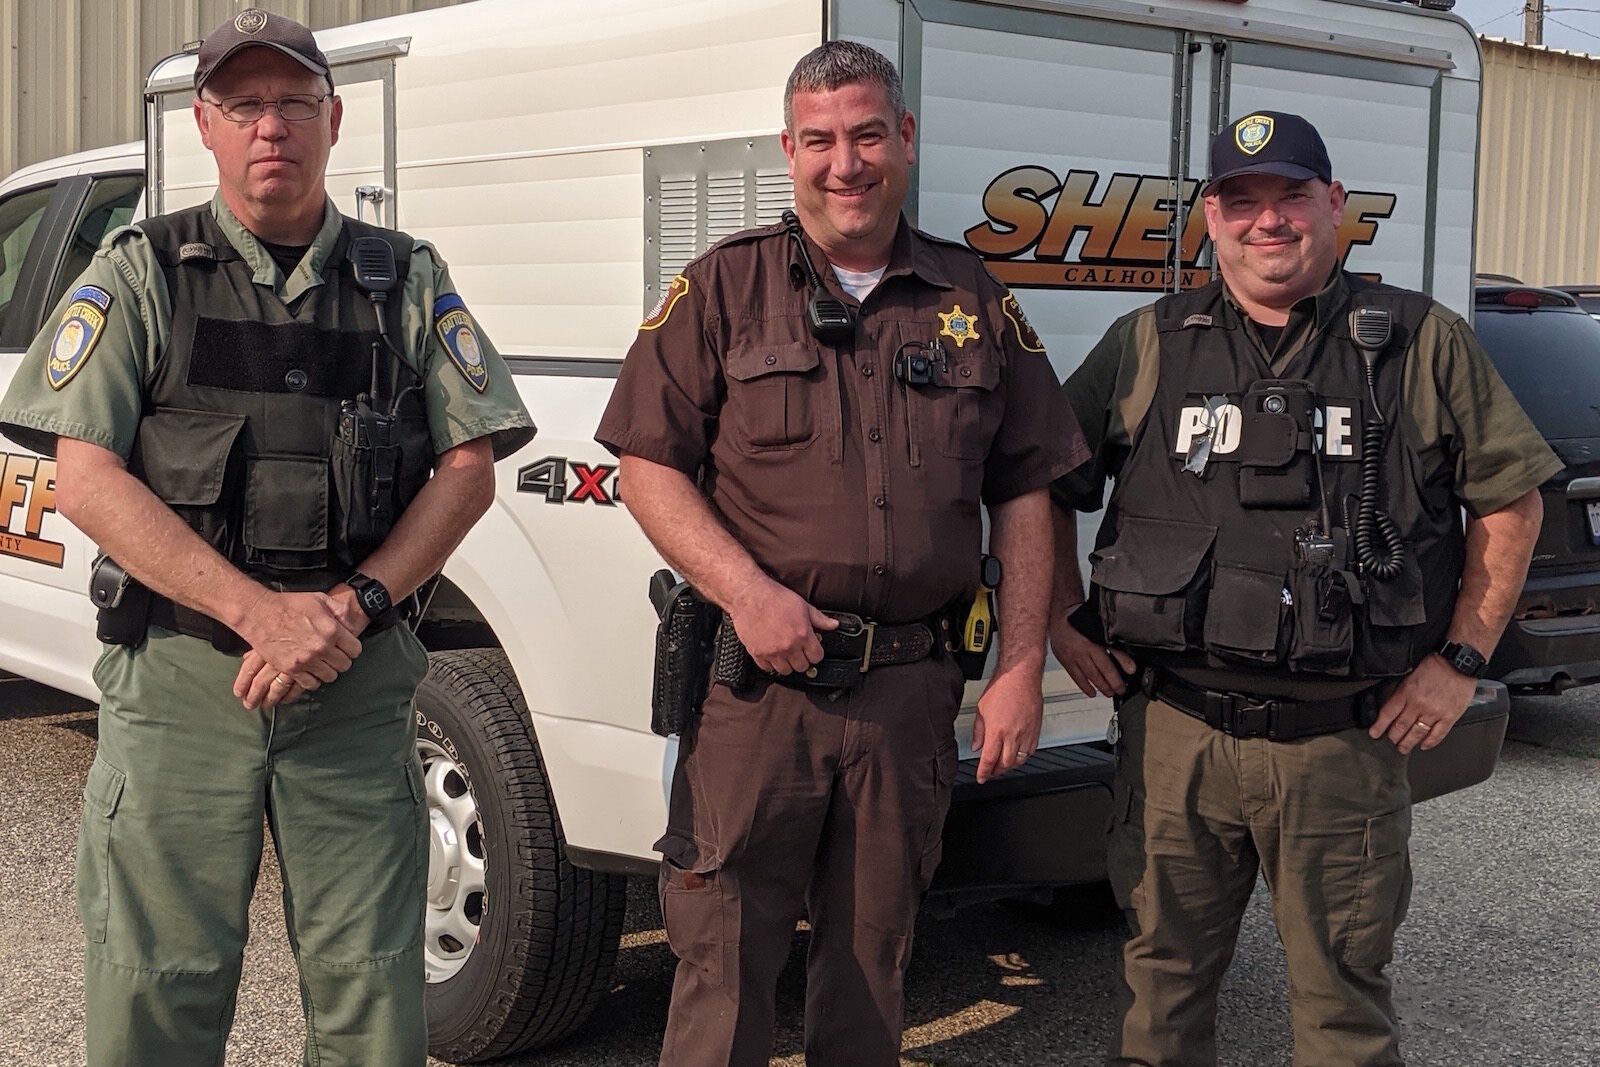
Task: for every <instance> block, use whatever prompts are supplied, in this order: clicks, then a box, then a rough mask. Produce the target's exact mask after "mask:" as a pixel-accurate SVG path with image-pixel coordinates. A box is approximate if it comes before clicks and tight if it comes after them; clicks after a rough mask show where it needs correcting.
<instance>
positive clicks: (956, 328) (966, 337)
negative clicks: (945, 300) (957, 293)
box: [934, 304, 978, 348]
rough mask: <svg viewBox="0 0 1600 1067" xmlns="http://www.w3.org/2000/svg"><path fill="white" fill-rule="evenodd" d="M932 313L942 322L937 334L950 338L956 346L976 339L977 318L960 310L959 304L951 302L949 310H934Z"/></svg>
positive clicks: (958, 346)
mask: <svg viewBox="0 0 1600 1067" xmlns="http://www.w3.org/2000/svg"><path fill="white" fill-rule="evenodd" d="M934 314H936V315H938V316H939V321H940V322H942V323H944V325H943V326H942V327H940V329H939V336H940V337H948V338H950V340H952V341H954V342H955V343H956V347H957V348H960V347H961V346H962V345H964V344H966V343H967V342H968V341H976V340H977V339H978V320H977V319H976V318H974V317H973V316H971V315H968V314H967V313H966V312H965V311H962V310H961V305H960V304H952V305H951V307H950V310H949V312H943V311H936V312H934Z"/></svg>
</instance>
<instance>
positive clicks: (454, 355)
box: [433, 293, 489, 393]
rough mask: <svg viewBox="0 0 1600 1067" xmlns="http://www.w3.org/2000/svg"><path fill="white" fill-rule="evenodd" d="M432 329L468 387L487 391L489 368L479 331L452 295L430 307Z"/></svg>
mask: <svg viewBox="0 0 1600 1067" xmlns="http://www.w3.org/2000/svg"><path fill="white" fill-rule="evenodd" d="M433 328H434V330H435V331H436V332H437V333H438V334H439V340H440V341H442V342H443V343H444V350H445V353H446V354H447V355H448V356H449V357H450V362H451V363H454V364H455V365H456V370H458V371H460V372H461V376H462V377H463V378H465V379H466V380H467V384H468V385H470V386H472V388H474V389H476V390H477V391H478V392H480V393H481V392H483V391H484V390H485V389H487V388H488V387H489V367H488V365H487V364H485V363H484V361H483V348H482V347H481V346H480V345H479V344H478V327H477V324H476V323H474V322H473V321H472V315H471V313H470V312H468V311H467V305H466V304H465V303H464V302H463V301H462V299H461V298H460V297H459V296H457V295H456V294H455V293H446V294H445V295H444V296H441V297H440V298H439V299H438V300H436V301H434V303H433Z"/></svg>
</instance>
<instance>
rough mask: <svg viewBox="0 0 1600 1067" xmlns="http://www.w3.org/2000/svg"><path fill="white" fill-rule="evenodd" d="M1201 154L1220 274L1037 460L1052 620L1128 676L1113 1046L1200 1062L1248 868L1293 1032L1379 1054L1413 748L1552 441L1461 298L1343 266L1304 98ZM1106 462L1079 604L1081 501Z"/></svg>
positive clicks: (1315, 1055)
mask: <svg viewBox="0 0 1600 1067" xmlns="http://www.w3.org/2000/svg"><path fill="white" fill-rule="evenodd" d="M1211 174H1212V177H1211V179H1210V181H1209V182H1208V183H1207V184H1206V186H1205V188H1204V190H1203V196H1204V204H1205V214H1206V223H1207V228H1208V230H1209V233H1210V236H1211V240H1212V242H1213V244H1214V247H1215V250H1216V260H1217V265H1218V267H1219V269H1220V272H1221V275H1222V277H1221V279H1220V280H1217V281H1214V282H1213V283H1212V284H1210V285H1207V286H1205V287H1203V288H1200V289H1196V290H1192V291H1189V292H1184V293H1180V294H1177V295H1173V296H1168V297H1164V298H1162V299H1161V300H1158V301H1156V303H1155V304H1154V305H1152V306H1150V307H1145V308H1141V309H1140V310H1138V311H1135V312H1133V313H1131V314H1129V315H1126V316H1124V317H1123V318H1121V319H1119V320H1118V321H1117V322H1116V323H1115V324H1114V325H1113V326H1112V327H1111V329H1110V331H1108V332H1107V334H1106V335H1105V337H1104V338H1103V339H1102V340H1101V341H1100V343H1099V344H1098V345H1096V346H1095V348H1094V349H1093V351H1091V352H1090V354H1089V356H1088V358H1087V359H1086V360H1085V362H1084V364H1083V366H1082V367H1081V368H1080V369H1079V370H1078V371H1077V372H1076V373H1075V374H1073V375H1072V377H1071V378H1070V379H1069V380H1068V381H1067V383H1066V385H1065V386H1064V390H1065V392H1066V395H1067V397H1068V398H1069V400H1070V401H1071V403H1072V406H1073V409H1074V410H1075V411H1076V413H1077V416H1078V421H1079V422H1080V423H1081V424H1082V426H1083V428H1084V432H1085V435H1086V436H1087V437H1088V438H1089V441H1090V445H1091V447H1092V448H1093V449H1094V450H1095V458H1094V461H1093V462H1092V463H1091V464H1086V465H1085V466H1083V467H1080V468H1078V469H1077V471H1075V472H1074V473H1073V474H1070V475H1068V476H1066V477H1065V478H1063V479H1061V480H1060V481H1058V482H1057V483H1056V486H1055V487H1054V490H1053V497H1054V499H1055V501H1056V503H1057V505H1058V509H1057V516H1056V520H1057V521H1056V530H1057V537H1056V541H1057V548H1056V551H1057V556H1056V564H1057V565H1056V574H1057V579H1056V589H1055V591H1054V595H1053V597H1052V608H1051V619H1052V625H1051V645H1052V648H1053V649H1054V651H1055V653H1056V655H1057V657H1058V658H1059V659H1060V660H1061V662H1062V663H1063V665H1065V666H1066V668H1067V670H1068V672H1069V673H1070V674H1071V675H1072V677H1073V679H1074V680H1075V681H1076V682H1077V683H1078V685H1079V687H1080V688H1082V689H1083V691H1084V692H1085V693H1086V694H1089V695H1093V694H1095V693H1104V694H1109V695H1114V696H1115V697H1116V710H1115V712H1114V714H1113V718H1112V726H1111V733H1112V739H1113V741H1115V743H1116V744H1117V749H1118V751H1117V762H1116V768H1117V770H1116V782H1115V791H1114V816H1113V824H1112V830H1111V837H1110V840H1109V849H1108V860H1109V867H1110V875H1111V880H1112V884H1113V887H1114V889H1115V890H1116V893H1117V897H1118V900H1119V902H1120V903H1121V904H1122V906H1123V908H1124V909H1126V911H1127V913H1128V916H1129V920H1130V926H1131V934H1130V937H1129V940H1128V943H1127V946H1126V948H1125V951H1124V957H1123V965H1124V966H1123V978H1124V981H1123V983H1122V985H1121V989H1120V1006H1121V1009H1122V1014H1121V1019H1120V1024H1119V1027H1118V1030H1117V1033H1116V1035H1115V1037H1114V1038H1113V1041H1112V1046H1111V1052H1110V1058H1109V1062H1110V1063H1113V1064H1142V1065H1157V1064H1159V1065H1179V1064H1182V1065H1189V1064H1194V1065H1199V1064H1213V1063H1215V1062H1216V1055H1217V1054H1216V1039H1215V1024H1216V1005H1217V991H1218V989H1219V988H1220V986H1221V982H1222V975H1223V972H1224V970H1226V968H1227V965H1228V961H1229V960H1230V959H1231V958H1232V955H1233V946H1234V939H1235V937H1236V935H1237V933H1238V929H1239V923H1240V920H1241V918H1242V916H1243V914H1244V909H1245V906H1246V904H1247V903H1248V901H1249V899H1250V895H1251V892H1252V890H1253V889H1254V887H1255V881H1256V877H1257V874H1258V872H1259V873H1261V874H1263V875H1264V876H1265V878H1266V881H1267V885H1268V887H1269V889H1270V890H1271V893H1272V899H1273V911H1274V916H1275V918H1276V920H1277V925H1278V933H1279V936H1280V937H1281V939H1282V941H1283V944H1284V948H1285V950H1286V952H1287V955H1288V962H1289V983H1290V987H1291V988H1292V989H1293V991H1294V996H1293V1012H1294V1033H1295V1062H1296V1063H1302V1062H1303V1063H1338V1064H1351V1065H1363V1067H1376V1065H1388V1064H1398V1063H1400V1062H1401V1059H1400V1053H1399V1044H1398V1039H1397V1034H1396V1027H1395V1018H1394V1010H1393V1006H1392V1003H1391V995H1390V984H1389V979H1388V977H1387V976H1386V974H1385V973H1384V968H1385V966H1386V965H1387V964H1388V962H1389V960H1390V958H1391V956H1392V952H1393V943H1394V935H1395V930H1396V928H1397V927H1398V925H1399V923H1400V921H1401V920H1402V918H1403V917H1404V915H1405V911H1406V906H1407V903H1408V901H1409V898H1410V891H1411V868H1410V861H1409V856H1408V852H1407V842H1408V839H1409V835H1410V826H1411V822H1410V819H1411V811H1410V803H1411V798H1410V790H1409V787H1408V785H1407V777H1406V755H1407V753H1409V752H1410V751H1411V750H1412V749H1413V748H1415V747H1416V746H1417V745H1419V744H1420V745H1422V746H1423V747H1428V748H1431V747H1433V746H1435V745H1437V744H1438V743H1439V742H1440V741H1441V740H1443V739H1444V737H1445V736H1446V735H1447V734H1448V733H1449V732H1450V729H1451V727H1452V726H1453V725H1454V724H1455V722H1456V721H1457V719H1459V718H1460V716H1461V714H1462V713H1463V711H1464V710H1465V709H1466V706H1467V704H1468V703H1469V701H1470V700H1471V698H1472V695H1473V692H1474V689H1475V686H1476V681H1477V678H1478V677H1480V676H1481V675H1482V672H1483V667H1484V661H1485V658H1486V657H1487V656H1488V654H1489V653H1490V651H1491V650H1492V649H1493V648H1494V645H1495V642H1496V641H1497V640H1498V639H1499V637H1500V633H1501V630H1502V629H1503V628H1504V626H1505V624H1506V621H1507V619H1508V618H1509V617H1510V613H1511V609H1512V607H1513V605H1514V604H1515V602H1516V598H1517V595H1518V592H1519V591H1520V589H1521V586H1522V579H1523V575H1524V573H1525V571H1526V569H1527V564H1528V559H1529V555H1530V554H1531V552H1532V548H1533V543H1534V538H1535V536H1536V535H1537V533H1538V530H1539V523H1540V517H1541V514H1542V509H1541V506H1540V502H1539V495H1538V490H1537V487H1538V485H1539V484H1540V483H1541V482H1542V481H1544V480H1545V479H1546V478H1548V477H1549V476H1550V475H1552V474H1553V473H1555V472H1556V471H1557V470H1559V469H1560V466H1561V464H1560V461H1559V460H1557V459H1556V457H1555V456H1554V455H1553V454H1552V453H1551V451H1550V450H1549V448H1547V447H1546V446H1545V444H1544V442H1543V440H1542V439H1541V438H1540V436H1539V434H1538V432H1537V431H1536V430H1535V429H1534V428H1533V426H1532V424H1531V423H1529V421H1528V419H1527V417H1526V416H1525V415H1524V414H1523V413H1522V410H1521V409H1520V408H1519V407H1518V406H1517V404H1516V401H1515V400H1513V399H1512V397H1511V396H1510V394H1509V393H1508V392H1507V390H1506V388H1505V386H1504V384H1503V383H1502V382H1501V381H1500V379H1499V377H1498V376H1497V375H1496V374H1495V372H1494V369H1493V368H1492V366H1491V365H1490V363H1489V360H1488V358H1487V357H1486V356H1485V354H1484V353H1483V350H1482V349H1481V348H1480V347H1479V345H1478V343H1477V340H1476V339H1475V338H1474V337H1473V335H1472V332H1471V330H1470V329H1469V328H1468V327H1467V325H1466V323H1465V322H1464V321H1463V320H1462V319H1461V318H1460V317H1459V316H1457V315H1456V314H1454V313H1453V312H1451V311H1449V310H1447V309H1446V308H1444V307H1442V306H1441V305H1439V304H1437V303H1434V302H1433V301H1432V300H1431V299H1429V298H1428V297H1427V296H1426V295H1424V294H1421V293H1415V292H1409V291H1406V290H1402V289H1396V288H1394V287H1392V286H1386V285H1380V284H1376V283H1373V282H1369V281H1365V280H1363V279H1361V278H1358V277H1355V276H1353V275H1351V274H1348V273H1346V272H1344V271H1343V270H1341V269H1340V267H1339V256H1338V238H1337V230H1338V227H1339V224H1340V221H1341V219H1342V217H1343V213H1344V201H1345V193H1344V189H1343V187H1342V186H1341V185H1340V184H1339V183H1338V182H1336V181H1334V180H1333V175H1332V168H1331V165H1330V162H1329V159H1328V154H1327V150H1326V148H1325V147H1324V145H1323V142H1322V138H1321V137H1320V136H1319V135H1318V133H1317V131H1316V130H1315V129H1314V128H1313V127H1312V126H1311V124H1310V123H1308V122H1307V121H1306V120H1305V119H1303V118H1301V117H1299V116H1297V115H1288V114H1282V113H1278V112H1270V111H1260V112H1255V113H1253V114H1249V115H1247V116H1245V117H1243V118H1241V119H1239V120H1238V121H1236V122H1234V123H1232V124H1231V125H1229V126H1228V127H1226V128H1225V129H1224V130H1222V132H1221V133H1219V134H1218V135H1217V137H1216V139H1215V141H1214V142H1213V144H1212V150H1211ZM1108 478H1110V479H1114V480H1115V488H1114V489H1113V491H1112V494H1111V499H1110V502H1109V504H1108V505H1107V507H1106V515H1105V518H1104V520H1103V522H1102V523H1101V526H1100V532H1099V537H1098V538H1097V540H1096V545H1095V551H1094V553H1093V554H1092V555H1091V557H1090V560H1091V564H1092V585H1091V599H1090V600H1089V601H1088V602H1087V603H1085V596H1084V592H1083V586H1082V582H1081V575H1080V573H1079V569H1078V566H1077V524H1076V517H1075V515H1074V512H1075V511H1084V512H1092V511H1095V510H1098V509H1099V508H1100V506H1101V501H1102V498H1103V494H1104V487H1105V482H1106V480H1107V479H1108ZM1463 508H1465V510H1466V514H1467V522H1466V526H1465V529H1463V526H1462V520H1461V515H1462V509H1463Z"/></svg>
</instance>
